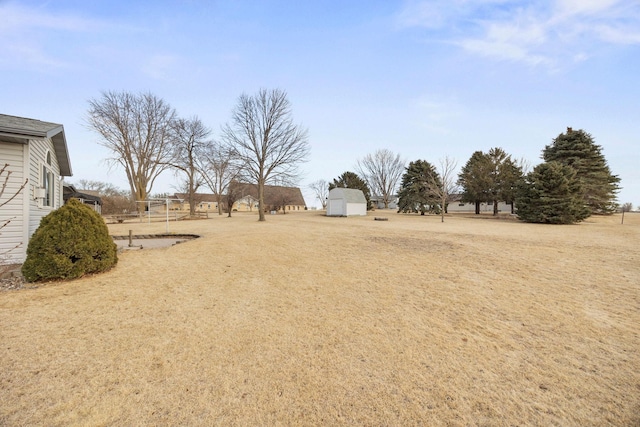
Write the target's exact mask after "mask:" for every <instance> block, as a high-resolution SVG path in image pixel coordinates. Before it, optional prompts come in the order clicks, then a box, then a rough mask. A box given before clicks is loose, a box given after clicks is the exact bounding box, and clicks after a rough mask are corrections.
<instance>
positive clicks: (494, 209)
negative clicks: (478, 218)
mask: <svg viewBox="0 0 640 427" xmlns="http://www.w3.org/2000/svg"><path fill="white" fill-rule="evenodd" d="M496 215H498V201H497V200H494V201H493V216H496Z"/></svg>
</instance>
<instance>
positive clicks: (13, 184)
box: [0, 141, 29, 263]
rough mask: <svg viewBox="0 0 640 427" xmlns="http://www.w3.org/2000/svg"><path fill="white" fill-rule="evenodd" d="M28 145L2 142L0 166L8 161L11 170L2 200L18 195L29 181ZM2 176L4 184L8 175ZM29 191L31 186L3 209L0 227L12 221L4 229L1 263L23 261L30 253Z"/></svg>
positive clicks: (0, 213)
mask: <svg viewBox="0 0 640 427" xmlns="http://www.w3.org/2000/svg"><path fill="white" fill-rule="evenodd" d="M26 148H27V146H26V145H24V144H15V143H7V142H1V141H0V158H2V161H1V163H2V164H1V165H0V168H1V167H4V165H5V164H8V165H9V166H8V168H7V170H8V171H11V175H10V176H9V180H8V181H7V187H6V189H5V191H4V193H3V195H2V198H1V200H0V203H1V202H2V201H5V200H8V199H9V198H10V197H11V196H13V195H14V194H16V192H18V190H20V186H21V185H22V184H23V182H24V180H25V176H24V173H23V170H24V169H23V165H24V163H25V159H26V153H27V150H26ZM1 178H2V182H0V185H2V184H4V179H5V178H6V175H5V174H3V175H2V177H1ZM28 191H29V186H28V185H27V186H26V187H25V188H24V189H23V190H22V191H21V192H20V193H19V194H18V195H17V196H16V197H15V198H14V199H13V200H11V201H10V202H8V203H7V204H6V205H4V206H2V209H0V226H1V225H2V224H5V223H6V222H7V221H9V222H8V223H7V224H6V225H5V226H4V227H3V228H2V229H0V256H2V257H3V258H4V259H0V262H7V263H14V262H22V260H23V259H24V256H25V254H26V246H27V236H25V234H24V231H23V230H24V223H25V221H26V218H25V215H24V213H23V212H24V206H25V202H26V200H27V199H28V197H27V193H28Z"/></svg>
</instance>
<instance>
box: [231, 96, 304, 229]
mask: <svg viewBox="0 0 640 427" xmlns="http://www.w3.org/2000/svg"><path fill="white" fill-rule="evenodd" d="M222 133H223V138H224V140H225V141H226V143H227V144H228V145H229V147H230V148H231V150H232V154H233V156H234V157H235V158H237V159H238V160H239V161H240V162H241V164H242V167H243V169H244V171H245V172H246V173H247V174H248V176H249V177H250V179H251V180H252V181H253V182H255V183H256V184H257V186H258V206H259V211H260V212H259V215H260V216H259V220H260V221H265V215H264V210H265V204H264V186H265V184H267V183H268V182H270V181H271V180H274V179H277V180H278V181H280V182H285V183H293V182H294V181H295V179H296V178H297V176H298V173H299V172H298V165H299V163H301V162H304V161H306V160H307V157H308V155H309V143H308V136H307V131H306V129H303V128H302V127H300V126H299V125H296V124H294V123H293V119H292V114H291V103H290V102H289V100H288V99H287V94H286V92H285V91H283V90H280V89H273V90H269V91H268V90H266V89H261V90H260V91H258V93H257V94H256V95H254V96H249V95H246V94H242V95H240V97H239V98H238V104H237V105H236V107H235V108H234V109H233V113H232V119H231V123H227V124H226V125H225V126H224V127H223V128H222Z"/></svg>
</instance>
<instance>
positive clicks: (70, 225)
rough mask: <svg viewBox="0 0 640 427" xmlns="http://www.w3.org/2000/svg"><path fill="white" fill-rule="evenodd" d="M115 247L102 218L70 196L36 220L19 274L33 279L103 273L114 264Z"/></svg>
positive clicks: (63, 277)
mask: <svg viewBox="0 0 640 427" xmlns="http://www.w3.org/2000/svg"><path fill="white" fill-rule="evenodd" d="M117 249H118V247H117V245H116V244H115V243H114V242H113V239H112V238H111V236H109V230H108V228H107V225H106V224H105V222H104V220H103V219H102V217H101V216H100V215H99V214H98V213H97V212H95V211H94V210H93V209H91V208H90V207H88V206H85V205H84V204H82V203H81V202H79V201H78V200H75V199H71V200H69V202H68V203H67V204H65V205H64V206H62V207H61V208H60V209H57V210H55V211H53V212H51V213H50V214H49V215H47V216H46V217H44V218H43V219H42V221H41V222H40V226H39V227H38V229H37V230H36V232H35V233H34V234H33V236H32V237H31V240H30V241H29V246H28V247H27V259H26V260H25V262H24V264H23V265H22V274H23V276H24V277H25V279H26V280H28V281H30V282H34V281H39V280H56V279H75V278H78V277H81V276H83V275H85V274H90V273H99V272H103V271H106V270H109V269H110V268H112V267H113V266H115V265H116V264H117V262H118V255H117Z"/></svg>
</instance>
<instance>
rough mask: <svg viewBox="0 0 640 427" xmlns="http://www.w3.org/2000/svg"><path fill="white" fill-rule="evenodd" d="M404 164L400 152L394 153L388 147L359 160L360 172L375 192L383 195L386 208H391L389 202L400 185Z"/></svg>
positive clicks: (358, 170)
mask: <svg viewBox="0 0 640 427" xmlns="http://www.w3.org/2000/svg"><path fill="white" fill-rule="evenodd" d="M404 164H405V162H404V160H402V159H401V158H400V154H394V153H393V152H392V151H390V150H387V149H382V150H378V151H376V152H375V153H373V154H367V155H366V156H365V157H364V158H363V159H362V160H358V163H357V165H356V170H357V172H358V174H359V175H360V176H362V177H363V178H364V180H365V181H366V182H367V185H368V186H369V188H370V189H371V191H372V192H373V193H374V194H376V195H380V196H382V201H383V203H384V207H385V209H388V208H389V202H391V199H392V197H393V196H394V193H395V191H396V189H397V187H398V182H399V181H400V178H401V177H402V174H403V172H404V169H405V167H404Z"/></svg>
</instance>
